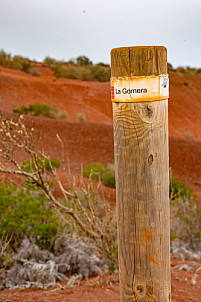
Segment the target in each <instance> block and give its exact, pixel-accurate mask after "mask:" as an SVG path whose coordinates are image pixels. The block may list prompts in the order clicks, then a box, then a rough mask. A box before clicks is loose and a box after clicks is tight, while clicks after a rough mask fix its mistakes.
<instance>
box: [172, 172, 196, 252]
mask: <svg viewBox="0 0 201 302" xmlns="http://www.w3.org/2000/svg"><path fill="white" fill-rule="evenodd" d="M170 208H171V240H173V239H175V238H179V239H180V240H182V241H185V242H187V243H188V244H189V245H190V247H191V248H193V249H196V248H197V247H198V246H199V245H200V244H201V231H200V230H201V207H200V206H199V204H198V202H197V200H196V195H195V193H194V191H193V189H192V188H190V187H189V186H187V185H186V184H185V183H181V182H180V181H179V180H178V178H177V177H176V176H174V174H173V173H172V172H171V173H170Z"/></svg>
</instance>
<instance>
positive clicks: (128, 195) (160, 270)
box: [111, 46, 171, 302]
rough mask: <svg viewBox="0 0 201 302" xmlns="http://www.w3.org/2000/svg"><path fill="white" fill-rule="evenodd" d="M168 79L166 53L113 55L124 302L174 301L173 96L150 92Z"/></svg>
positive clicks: (118, 51) (128, 50) (120, 51)
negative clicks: (170, 102) (170, 131)
mask: <svg viewBox="0 0 201 302" xmlns="http://www.w3.org/2000/svg"><path fill="white" fill-rule="evenodd" d="M166 74H167V51H166V48H165V47H158V46H157V47H152V46H151V47H123V48H115V49H113V50H112V51H111V88H112V99H113V121H114V152H115V169H116V192H117V193H116V194H117V222H118V245H119V274H120V296H121V299H120V301H121V302H127V301H129V302H131V301H138V302H139V301H140V302H143V301H144V302H145V301H146V302H148V301H155V302H167V301H171V295H170V283H171V281H170V231H169V228H170V218H169V150H168V96H167V95H166V94H164V95H166V96H165V97H163V94H161V92H160V91H159V93H158V94H157V93H156V91H153V94H154V93H155V95H156V96H155V97H152V96H150V94H149V91H148V93H147V89H146V87H145V84H146V83H150V81H158V82H157V83H158V85H159V84H160V83H161V82H160V79H162V78H163V79H164V78H166V80H167V78H168V76H167V75H166ZM161 75H163V77H160V76H161ZM165 75H166V76H165ZM154 76H155V77H154ZM131 78H134V79H133V82H132V83H134V84H132V85H134V86H132V85H131V84H128V85H127V86H126V85H125V83H129V81H131ZM154 78H156V80H154ZM144 80H146V81H147V82H146V81H145V82H144V83H145V84H144V86H142V87H141V88H139V87H138V88H139V89H134V88H135V84H136V85H137V81H141V82H140V83H143V82H142V81H144ZM113 81H114V82H115V81H116V85H117V86H118V85H119V87H120V88H121V89H117V88H115V84H114V83H113ZM122 81H124V82H122ZM122 83H123V84H122ZM130 83H131V82H130ZM154 83H156V82H154ZM166 84H167V85H168V83H167V81H166ZM166 84H165V85H163V84H162V86H164V87H166ZM122 85H123V86H122ZM129 85H130V86H129ZM124 86H126V88H125V87H124ZM131 86H132V87H131ZM138 86H139V85H138ZM122 87H123V88H122ZM157 87H158V86H157ZM132 88H133V90H131V89H132ZM166 88H167V87H166ZM153 90H154V89H153ZM159 90H160V89H159ZM126 93H127V94H129V95H128V97H127V99H126V98H125V94H126ZM131 93H133V96H135V97H136V95H139V97H138V96H137V98H136V99H132V95H131ZM118 94H119V95H120V97H119V101H118V97H117V95H118ZM142 95H143V96H142ZM164 98H165V99H164ZM115 99H116V100H115ZM153 99H154V100H153Z"/></svg>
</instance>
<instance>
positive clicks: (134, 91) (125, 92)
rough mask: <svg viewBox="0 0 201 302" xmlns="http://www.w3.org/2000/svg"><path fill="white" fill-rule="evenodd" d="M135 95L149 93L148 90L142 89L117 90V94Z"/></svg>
mask: <svg viewBox="0 0 201 302" xmlns="http://www.w3.org/2000/svg"><path fill="white" fill-rule="evenodd" d="M133 93H147V88H141V89H139V88H138V89H127V88H122V89H115V94H133Z"/></svg>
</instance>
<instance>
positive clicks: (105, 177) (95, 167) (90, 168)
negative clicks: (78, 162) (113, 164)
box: [83, 163, 115, 188]
mask: <svg viewBox="0 0 201 302" xmlns="http://www.w3.org/2000/svg"><path fill="white" fill-rule="evenodd" d="M83 176H84V177H87V178H91V179H97V180H101V181H102V182H103V184H104V185H105V186H106V187H110V188H115V175H114V173H112V172H111V170H110V169H108V168H107V167H104V166H103V165H102V164H100V163H94V164H90V165H87V166H86V167H84V169H83Z"/></svg>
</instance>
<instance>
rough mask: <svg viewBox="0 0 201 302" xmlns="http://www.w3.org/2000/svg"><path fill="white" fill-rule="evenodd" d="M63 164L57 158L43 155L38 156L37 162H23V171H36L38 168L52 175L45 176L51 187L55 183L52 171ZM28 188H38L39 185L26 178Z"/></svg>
mask: <svg viewBox="0 0 201 302" xmlns="http://www.w3.org/2000/svg"><path fill="white" fill-rule="evenodd" d="M60 165H61V162H60V161H59V160H58V159H57V158H50V159H47V158H44V157H42V156H37V158H36V160H35V162H34V161H31V160H30V159H29V160H26V161H23V162H22V167H21V169H22V171H25V172H28V173H32V172H36V171H37V170H40V172H41V173H43V174H48V175H50V177H49V178H47V177H46V178H44V180H45V182H46V183H47V184H48V186H49V188H51V187H52V186H53V184H54V178H53V177H52V175H51V173H52V172H53V170H54V169H57V168H59V167H60ZM26 188H27V189H28V190H29V191H30V190H37V189H38V188H37V186H36V185H34V184H33V183H32V182H31V181H28V180H26Z"/></svg>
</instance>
